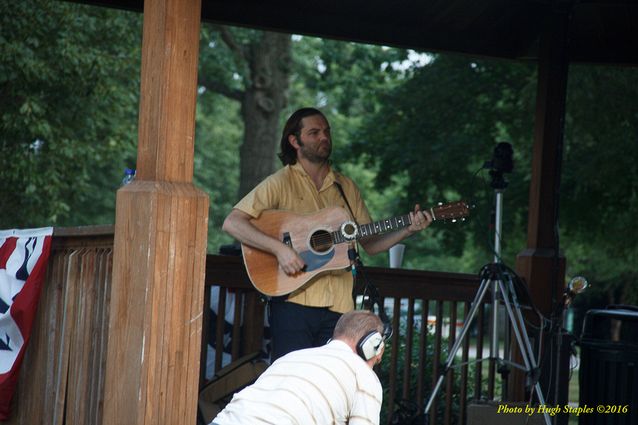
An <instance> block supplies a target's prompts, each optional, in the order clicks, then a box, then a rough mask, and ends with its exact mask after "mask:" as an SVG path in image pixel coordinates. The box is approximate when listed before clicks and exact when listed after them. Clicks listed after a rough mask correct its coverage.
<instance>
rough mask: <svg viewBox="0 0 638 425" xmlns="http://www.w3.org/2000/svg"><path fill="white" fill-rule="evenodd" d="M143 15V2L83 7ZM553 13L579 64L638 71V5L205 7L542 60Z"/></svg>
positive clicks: (427, 2)
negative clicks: (562, 21) (564, 20)
mask: <svg viewBox="0 0 638 425" xmlns="http://www.w3.org/2000/svg"><path fill="white" fill-rule="evenodd" d="M78 1H80V2H82V3H88V4H94V5H101V6H108V7H116V8H121V9H129V10H137V11H140V12H141V11H142V7H143V1H141V0H133V1H127V0H78ZM553 13H567V14H569V17H570V19H569V28H568V42H569V47H568V51H569V58H570V61H571V62H586V63H610V64H627V65H636V64H638V0H582V1H578V0H394V1H389V0H365V1H364V0H304V1H298V0H297V1H292V0H268V1H266V0H202V19H203V20H204V21H208V22H217V23H224V24H229V25H238V26H247V27H253V28H260V29H266V30H272V31H282V32H289V33H294V34H305V35H314V36H321V37H329V38H335V39H342V40H352V41H359V42H365V43H374V44H383V45H388V46H398V47H407V48H412V49H416V50H421V51H430V52H436V51H439V52H457V53H465V54H470V55H478V56H488V57H497V58H506V59H521V60H535V59H536V55H537V46H538V39H539V34H540V33H541V29H542V27H543V25H544V23H545V22H546V21H547V19H548V18H549V17H550V16H551V15H552V14H553Z"/></svg>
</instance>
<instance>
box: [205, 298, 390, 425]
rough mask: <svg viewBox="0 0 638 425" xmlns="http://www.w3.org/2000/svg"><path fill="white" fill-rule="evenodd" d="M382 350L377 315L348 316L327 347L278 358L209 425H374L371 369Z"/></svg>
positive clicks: (378, 396)
mask: <svg viewBox="0 0 638 425" xmlns="http://www.w3.org/2000/svg"><path fill="white" fill-rule="evenodd" d="M384 347H385V345H384V338H383V323H382V322H381V320H380V319H379V317H377V316H376V315H375V314H373V313H371V312H369V311H367V310H353V311H350V312H347V313H345V314H343V315H342V316H341V317H340V319H339V320H338V322H337V324H336V326H335V329H334V332H333V336H332V339H331V340H330V341H329V342H328V343H327V344H326V345H323V346H321V347H314V348H307V349H303V350H297V351H292V352H290V353H288V354H286V355H285V356H283V357H280V358H279V359H278V360H277V361H275V362H274V363H273V364H272V365H271V366H270V367H269V368H268V369H266V371H265V372H264V373H263V374H262V375H261V376H260V377H259V379H257V381H256V382H255V383H254V384H252V385H250V386H248V387H246V388H244V389H243V390H242V391H240V392H238V393H237V394H235V395H234V396H233V399H232V400H231V402H230V403H229V404H228V405H226V407H225V408H224V410H222V411H221V412H220V413H219V414H218V415H217V416H216V417H215V418H214V419H213V421H212V422H211V425H231V424H232V425H243V424H246V425H259V424H277V425H287V424H317V425H323V424H326V425H327V424H344V425H345V424H349V425H357V424H366V425H369V424H374V425H378V424H379V420H380V418H379V415H380V413H381V401H382V398H383V392H382V388H381V383H380V382H379V378H378V377H377V375H376V373H375V372H374V371H373V370H372V368H373V367H374V366H375V365H377V364H379V363H380V362H381V358H382V357H383V351H384Z"/></svg>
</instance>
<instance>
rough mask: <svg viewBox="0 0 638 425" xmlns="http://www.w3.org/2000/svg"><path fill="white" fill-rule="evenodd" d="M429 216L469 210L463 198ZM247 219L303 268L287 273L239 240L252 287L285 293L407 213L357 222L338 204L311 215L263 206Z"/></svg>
mask: <svg viewBox="0 0 638 425" xmlns="http://www.w3.org/2000/svg"><path fill="white" fill-rule="evenodd" d="M429 212H430V214H431V215H432V218H433V219H434V220H452V221H456V220H457V219H459V218H462V217H466V216H467V215H469V208H468V206H467V204H466V203H465V202H462V201H460V202H454V203H450V204H445V205H438V206H436V207H433V208H430V209H429ZM251 223H252V224H253V225H254V226H255V227H257V228H258V229H259V230H261V231H262V232H264V233H265V234H267V235H269V236H272V237H274V238H277V239H279V240H280V241H282V242H283V243H285V244H286V245H288V246H290V247H291V248H292V249H294V250H295V251H296V252H297V254H299V256H300V257H301V258H302V259H303V260H304V262H305V263H306V267H305V268H304V270H303V271H301V272H299V273H296V274H294V275H288V274H286V273H285V272H284V271H283V270H282V269H281V268H280V267H279V263H278V262H277V257H275V256H274V255H272V254H270V253H268V252H265V251H262V250H259V249H256V248H253V247H251V246H249V245H246V244H242V254H243V256H244V264H245V265H246V270H247V271H248V276H249V278H250V281H251V282H252V284H253V286H254V287H255V288H256V289H257V290H258V291H259V292H261V293H262V294H265V295H268V296H281V295H287V294H289V293H291V292H293V291H295V290H297V289H299V288H301V287H302V286H303V285H305V284H306V283H308V281H309V280H311V279H312V278H314V277H315V276H318V275H320V274H322V273H326V272H329V271H332V270H342V269H346V268H348V267H349V266H350V259H349V258H348V248H349V245H350V244H349V243H350V242H355V241H356V240H358V239H362V238H366V237H368V236H373V235H378V234H382V233H386V232H391V231H395V230H400V229H402V228H404V227H408V226H409V225H410V224H412V223H411V222H410V215H409V214H405V215H401V216H397V217H394V218H389V219H385V220H380V221H375V222H372V223H368V224H363V225H360V226H357V224H356V223H355V222H353V221H352V220H351V218H350V215H349V214H348V212H347V211H346V210H345V209H343V208H341V207H331V208H325V209H322V210H320V211H318V212H316V213H312V214H296V213H293V212H289V211H283V210H269V211H264V212H263V213H262V214H261V215H260V216H259V218H257V219H253V220H251Z"/></svg>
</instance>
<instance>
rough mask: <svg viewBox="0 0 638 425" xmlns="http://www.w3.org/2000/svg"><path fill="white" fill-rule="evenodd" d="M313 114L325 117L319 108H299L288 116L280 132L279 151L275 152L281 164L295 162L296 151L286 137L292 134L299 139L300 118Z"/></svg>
mask: <svg viewBox="0 0 638 425" xmlns="http://www.w3.org/2000/svg"><path fill="white" fill-rule="evenodd" d="M313 115H321V116H322V117H324V118H325V115H324V114H323V113H322V112H321V111H320V110H319V109H315V108H301V109H298V110H296V111H295V112H293V113H292V115H291V116H290V118H288V121H286V125H284V130H283V131H282V134H281V142H280V143H281V144H280V151H279V153H278V154H277V156H279V159H280V160H281V163H282V164H284V165H293V164H295V163H296V162H297V151H296V150H295V148H294V147H292V145H291V144H290V142H289V141H288V137H289V136H291V135H294V136H295V137H296V138H297V140H299V138H300V135H301V120H303V119H304V118H306V117H310V116H313Z"/></svg>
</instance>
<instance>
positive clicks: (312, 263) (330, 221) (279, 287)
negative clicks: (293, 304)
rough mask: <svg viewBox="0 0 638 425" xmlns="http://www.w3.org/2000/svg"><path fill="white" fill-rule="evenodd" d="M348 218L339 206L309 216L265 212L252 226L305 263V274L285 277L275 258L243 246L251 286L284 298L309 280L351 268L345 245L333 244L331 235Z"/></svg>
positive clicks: (284, 212) (285, 212) (267, 293)
mask: <svg viewBox="0 0 638 425" xmlns="http://www.w3.org/2000/svg"><path fill="white" fill-rule="evenodd" d="M348 220H350V215H349V214H348V212H347V211H346V210H344V209H343V208H341V207H331V208H325V209H322V210H320V211H318V212H316V213H312V214H295V213H292V212H289V211H283V210H269V211H264V212H263V213H262V214H261V216H260V217H259V218H258V219H253V220H252V221H251V223H252V224H253V225H254V226H255V227H257V228H258V229H259V230H261V231H262V232H264V233H265V234H267V235H269V236H272V237H274V238H276V239H278V240H280V241H282V242H286V241H289V242H287V243H289V244H290V245H291V247H292V248H293V249H294V250H295V251H296V252H297V254H299V256H300V257H301V258H302V259H303V260H304V262H305V263H306V268H305V269H304V271H302V272H299V273H297V274H295V275H290V276H289V275H287V274H286V273H285V272H284V271H283V270H282V269H281V268H280V267H279V263H278V262H277V257H275V256H274V255H272V254H270V253H268V252H265V251H262V250H259V249H256V248H253V247H251V246H248V245H244V244H242V255H243V256H244V264H245V265H246V270H247V271H248V277H249V278H250V281H251V282H252V284H253V286H254V287H255V288H256V289H257V290H258V291H259V292H261V293H263V294H265V295H268V296H281V295H287V294H289V293H291V292H293V291H295V290H297V289H299V288H301V287H302V286H303V285H305V284H306V283H308V281H310V280H311V279H312V278H314V277H315V276H318V275H320V274H322V273H325V272H328V271H331V270H341V269H345V268H347V267H349V266H350V260H349V259H348V247H349V246H348V244H345V243H342V244H333V243H332V240H331V238H330V233H332V232H335V231H338V230H339V228H340V227H341V224H342V223H344V222H346V221H348Z"/></svg>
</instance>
